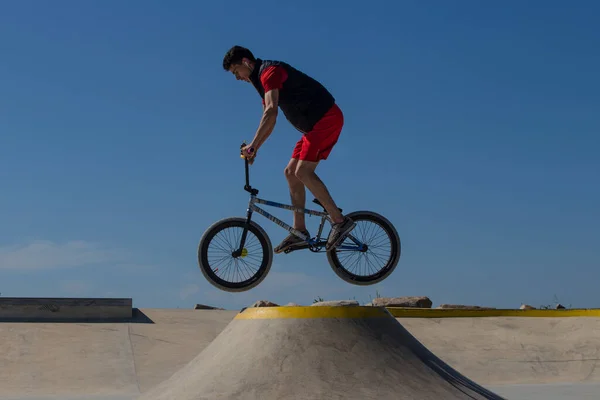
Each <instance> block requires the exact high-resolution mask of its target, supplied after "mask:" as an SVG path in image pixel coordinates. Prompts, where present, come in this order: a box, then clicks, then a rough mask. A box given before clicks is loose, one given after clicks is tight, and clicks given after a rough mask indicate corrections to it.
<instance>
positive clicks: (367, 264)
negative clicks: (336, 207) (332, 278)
mask: <svg viewBox="0 0 600 400" xmlns="http://www.w3.org/2000/svg"><path fill="white" fill-rule="evenodd" d="M348 217H350V218H352V220H353V221H354V222H356V226H355V227H354V229H353V230H352V232H350V236H352V237H354V238H355V239H356V241H355V240H353V239H352V238H351V237H346V238H345V239H344V241H343V242H342V243H340V245H339V246H338V247H337V248H336V249H334V250H332V251H328V252H327V261H328V262H329V264H330V265H331V268H332V269H333V271H334V272H335V273H336V275H337V276H339V277H340V278H342V279H343V280H344V281H346V282H348V283H351V284H353V285H359V286H366V285H374V284H376V283H379V282H381V281H383V280H384V279H385V278H387V277H388V276H390V274H391V273H392V272H394V269H396V266H397V265H398V262H399V261H400V253H401V244H400V236H399V235H398V232H397V231H396V228H395V227H394V225H393V224H392V223H391V222H390V221H389V220H387V219H386V218H385V217H383V216H382V215H379V214H377V213H374V212H372V211H355V212H352V213H350V214H348ZM357 241H358V243H357ZM361 244H364V245H366V247H365V248H363V249H361V247H360V245H361Z"/></svg>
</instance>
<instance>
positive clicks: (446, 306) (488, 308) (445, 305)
mask: <svg viewBox="0 0 600 400" xmlns="http://www.w3.org/2000/svg"><path fill="white" fill-rule="evenodd" d="M436 308H446V309H448V308H450V309H459V310H495V309H496V308H495V307H481V306H469V305H462V304H441V305H439V306H438V307H436Z"/></svg>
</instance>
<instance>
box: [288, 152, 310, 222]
mask: <svg viewBox="0 0 600 400" xmlns="http://www.w3.org/2000/svg"><path fill="white" fill-rule="evenodd" d="M297 166H298V160H297V159H294V158H292V159H290V162H289V163H288V165H287V166H286V167H285V170H284V173H285V178H286V179H287V181H288V186H289V188H290V198H291V200H292V205H293V206H294V207H298V208H304V206H305V204H306V190H305V189H304V183H302V181H301V180H300V179H298V178H297V177H296V168H297ZM293 227H294V228H296V229H298V230H299V231H304V230H306V220H305V219H304V213H302V212H296V211H294V223H293Z"/></svg>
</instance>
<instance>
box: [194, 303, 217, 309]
mask: <svg viewBox="0 0 600 400" xmlns="http://www.w3.org/2000/svg"><path fill="white" fill-rule="evenodd" d="M194 310H224V308H219V307H213V306H207V305H205V304H196V305H195V306H194Z"/></svg>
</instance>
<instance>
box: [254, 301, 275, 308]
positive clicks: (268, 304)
mask: <svg viewBox="0 0 600 400" xmlns="http://www.w3.org/2000/svg"><path fill="white" fill-rule="evenodd" d="M250 307H279V305H278V304H275V303H273V302H270V301H269V300H258V301H257V302H255V303H254V304H252V305H251V306H250Z"/></svg>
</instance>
